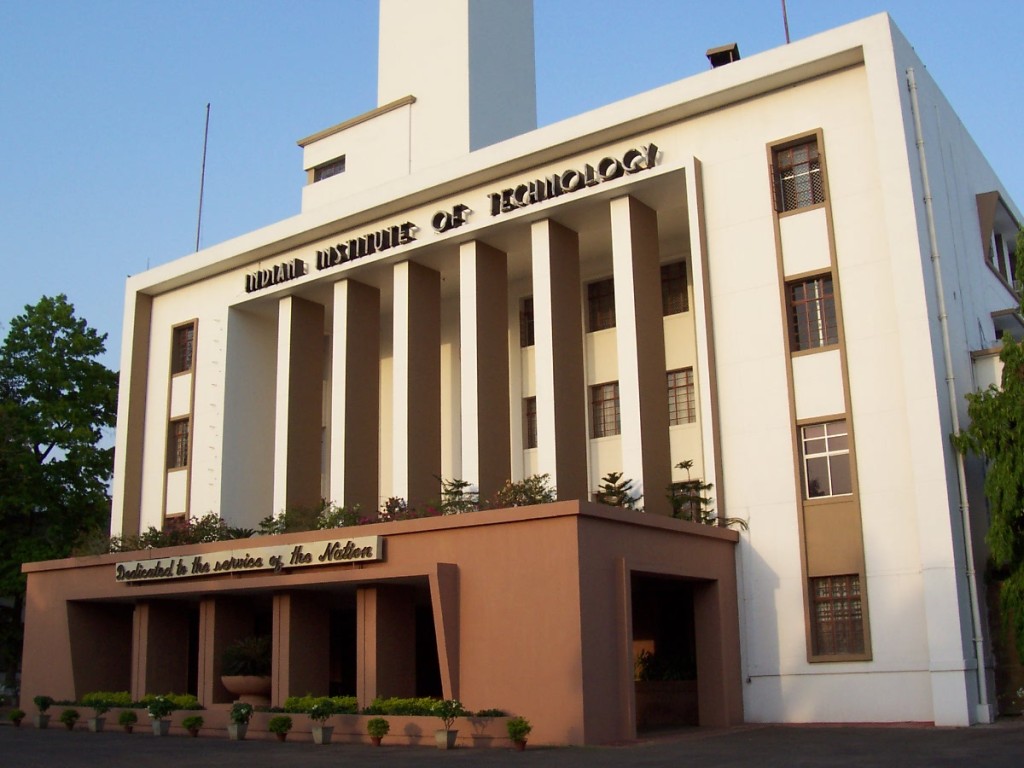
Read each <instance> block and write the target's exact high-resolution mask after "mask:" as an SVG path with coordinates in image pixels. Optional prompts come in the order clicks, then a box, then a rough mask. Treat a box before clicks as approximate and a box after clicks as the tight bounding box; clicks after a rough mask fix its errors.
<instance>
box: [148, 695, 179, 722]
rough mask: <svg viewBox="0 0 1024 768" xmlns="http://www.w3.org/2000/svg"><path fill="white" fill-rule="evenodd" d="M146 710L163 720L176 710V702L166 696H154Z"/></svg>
mask: <svg viewBox="0 0 1024 768" xmlns="http://www.w3.org/2000/svg"><path fill="white" fill-rule="evenodd" d="M146 710H147V711H148V712H149V716H150V717H151V718H153V719H154V720H162V719H163V718H165V717H167V716H168V715H169V714H171V712H173V711H174V702H172V701H171V700H170V699H168V698H167V697H166V696H154V697H153V698H152V699H151V700H150V702H149V704H148V705H147V706H146Z"/></svg>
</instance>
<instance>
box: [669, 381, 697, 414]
mask: <svg viewBox="0 0 1024 768" xmlns="http://www.w3.org/2000/svg"><path fill="white" fill-rule="evenodd" d="M667 377H668V423H669V426H675V425H676V424H692V423H693V422H695V421H696V420H697V404H696V403H695V402H694V392H693V368H680V369H679V370H676V371H669V372H668V374H667Z"/></svg>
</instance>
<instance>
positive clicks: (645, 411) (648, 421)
mask: <svg viewBox="0 0 1024 768" xmlns="http://www.w3.org/2000/svg"><path fill="white" fill-rule="evenodd" d="M611 223H612V268H613V274H614V277H615V325H616V343H617V346H618V353H619V410H620V414H621V425H622V432H621V436H622V474H623V477H625V478H630V479H632V480H633V481H634V487H635V488H636V490H637V491H639V492H640V493H642V494H643V502H642V503H643V506H644V509H645V510H646V511H647V512H656V513H659V514H664V515H668V514H670V513H671V508H670V505H669V503H668V500H667V499H666V498H665V489H666V488H667V487H668V485H669V483H670V482H671V479H672V467H671V454H670V451H669V436H668V399H667V398H668V394H667V392H668V390H667V383H666V378H665V330H664V324H663V321H662V309H661V266H660V263H659V259H658V216H657V214H656V213H655V212H654V211H653V210H651V209H650V208H648V207H647V206H645V205H644V204H643V203H641V202H639V201H637V200H635V199H634V198H632V197H619V198H616V199H615V200H612V201H611Z"/></svg>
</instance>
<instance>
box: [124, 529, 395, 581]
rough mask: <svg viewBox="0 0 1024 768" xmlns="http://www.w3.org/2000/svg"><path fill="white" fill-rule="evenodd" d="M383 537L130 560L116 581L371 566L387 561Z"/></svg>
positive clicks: (160, 579) (362, 537) (364, 537)
mask: <svg viewBox="0 0 1024 768" xmlns="http://www.w3.org/2000/svg"><path fill="white" fill-rule="evenodd" d="M383 545H384V537H382V536H361V537H359V538H356V539H334V540H328V541H316V542H303V543H301V544H282V545H280V546H276V547H246V548H244V549H231V550H227V551H221V552H206V553H203V554H200V555H180V556H174V557H158V558H151V559H149V560H128V561H125V562H123V563H118V564H117V565H116V566H115V567H114V578H115V580H116V581H123V582H141V581H166V580H169V579H187V578H194V577H197V576H220V575H224V574H229V573H250V572H254V571H274V572H275V573H281V572H283V571H288V570H291V569H292V568H308V567H313V566H323V565H343V564H346V563H368V562H375V561H380V560H383V559H384V546H383Z"/></svg>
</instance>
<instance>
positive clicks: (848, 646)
mask: <svg viewBox="0 0 1024 768" xmlns="http://www.w3.org/2000/svg"><path fill="white" fill-rule="evenodd" d="M807 597H808V607H809V610H810V630H811V632H810V641H811V657H812V658H818V659H822V658H829V657H843V656H845V657H851V656H853V657H863V656H864V655H865V654H866V653H867V633H866V632H865V629H866V617H865V613H864V593H863V585H862V584H861V579H860V574H857V573H851V574H840V575H835V576H812V577H810V578H809V579H808V584H807Z"/></svg>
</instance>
